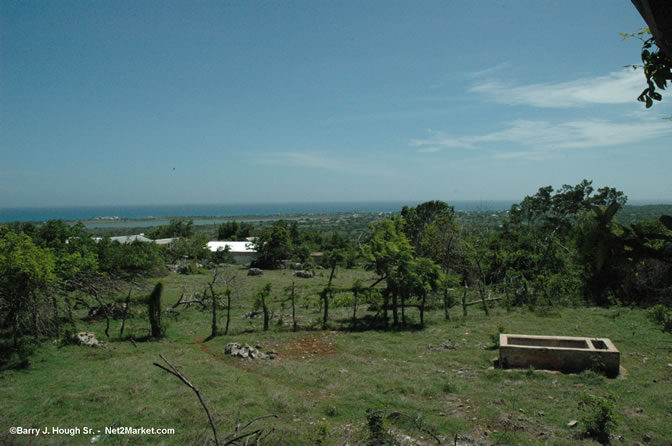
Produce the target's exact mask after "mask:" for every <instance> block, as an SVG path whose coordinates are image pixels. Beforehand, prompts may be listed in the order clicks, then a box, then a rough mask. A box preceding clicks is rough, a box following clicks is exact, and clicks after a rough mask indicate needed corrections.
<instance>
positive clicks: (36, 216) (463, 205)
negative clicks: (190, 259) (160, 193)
mask: <svg viewBox="0 0 672 446" xmlns="http://www.w3.org/2000/svg"><path fill="white" fill-rule="evenodd" d="M419 203H421V202H420V201H407V202H401V201H362V202H327V203H324V202H323V203H253V204H177V205H144V206H141V205H134V206H63V207H0V222H12V221H32V222H44V221H47V220H58V219H60V220H65V221H87V220H94V219H105V220H104V221H108V220H110V221H113V220H116V219H148V218H164V219H165V218H166V217H238V216H273V215H288V214H334V213H344V212H359V213H369V212H399V211H401V208H402V207H403V206H416V205H418V204H419ZM513 203H514V202H513V201H497V200H474V201H467V200H462V201H452V202H448V204H450V205H451V206H454V207H455V209H456V210H458V211H477V210H480V211H498V210H506V209H509V208H510V207H511V205H512V204H513Z"/></svg>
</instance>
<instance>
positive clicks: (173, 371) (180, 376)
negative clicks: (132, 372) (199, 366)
mask: <svg viewBox="0 0 672 446" xmlns="http://www.w3.org/2000/svg"><path fill="white" fill-rule="evenodd" d="M159 356H160V357H161V359H163V361H164V362H165V363H166V364H168V367H170V370H169V369H167V368H166V367H164V366H162V365H161V364H157V363H156V362H155V363H154V365H155V366H157V367H158V368H160V369H162V370H163V371H165V372H168V373H170V374H171V375H173V376H175V377H177V378H178V379H179V380H180V381H182V382H183V383H184V384H185V385H186V386H187V387H189V388H190V389H191V390H193V391H194V393H195V394H196V396H197V397H198V401H200V402H201V406H203V410H205V413H206V414H207V415H208V421H209V422H210V427H212V432H213V434H214V435H215V445H217V446H219V437H218V436H217V426H216V425H215V420H214V419H213V418H212V414H211V413H210V410H209V409H208V406H207V405H206V404H205V401H203V397H202V396H201V392H200V391H199V390H198V389H197V388H196V386H194V385H193V384H192V383H191V381H189V379H188V378H187V377H186V376H184V375H183V374H181V373H180V372H179V371H178V370H177V369H176V368H175V366H174V365H172V364H171V363H170V361H168V360H167V359H166V358H165V357H164V356H163V355H159Z"/></svg>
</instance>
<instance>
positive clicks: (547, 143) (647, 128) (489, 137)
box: [409, 120, 672, 159]
mask: <svg viewBox="0 0 672 446" xmlns="http://www.w3.org/2000/svg"><path fill="white" fill-rule="evenodd" d="M428 132H429V133H430V136H429V137H428V138H426V139H415V140H412V141H410V142H409V146H411V147H417V148H418V149H416V151H417V152H425V153H426V152H436V151H438V150H435V149H454V148H463V149H486V148H491V147H493V146H495V147H496V146H501V145H502V143H505V144H507V145H508V146H509V147H511V150H509V151H502V150H499V149H495V155H494V156H495V158H499V159H511V158H527V159H542V158H546V157H547V156H548V155H549V154H550V153H551V152H553V151H557V150H570V149H591V148H599V147H612V146H614V147H615V146H621V145H626V144H633V143H637V142H642V141H645V140H650V139H655V138H659V137H662V136H665V135H669V134H671V133H672V126H670V124H669V123H668V122H665V121H647V120H635V121H632V122H613V121H604V120H587V121H566V122H559V123H552V122H549V121H541V120H538V121H532V120H517V121H512V122H509V123H507V124H506V126H505V128H503V129H502V130H499V131H496V132H491V133H487V134H484V135H460V136H458V135H450V134H446V133H443V132H435V131H428Z"/></svg>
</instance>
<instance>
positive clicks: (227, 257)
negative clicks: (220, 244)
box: [211, 246, 236, 264]
mask: <svg viewBox="0 0 672 446" xmlns="http://www.w3.org/2000/svg"><path fill="white" fill-rule="evenodd" d="M211 260H212V261H213V262H215V263H217V264H219V263H228V264H235V263H236V259H234V257H233V254H231V247H230V246H225V247H224V248H219V249H218V250H217V252H214V253H213V254H212V256H211Z"/></svg>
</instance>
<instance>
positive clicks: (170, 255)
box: [148, 233, 211, 263]
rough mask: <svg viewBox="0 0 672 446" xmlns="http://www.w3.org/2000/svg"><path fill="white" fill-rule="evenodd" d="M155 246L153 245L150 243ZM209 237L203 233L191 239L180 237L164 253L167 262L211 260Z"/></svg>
mask: <svg viewBox="0 0 672 446" xmlns="http://www.w3.org/2000/svg"><path fill="white" fill-rule="evenodd" d="M148 244H153V243H148ZM207 245H208V237H207V235H205V234H203V233H199V234H196V235H194V236H191V237H180V238H179V239H178V240H175V241H174V242H173V243H171V244H170V245H168V246H167V247H166V248H163V249H165V250H164V251H163V252H164V256H165V258H166V261H167V262H170V263H175V262H177V261H178V260H182V259H193V260H198V261H201V262H203V261H205V260H207V259H209V258H210V255H211V253H210V250H209V249H208V246H207Z"/></svg>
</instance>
